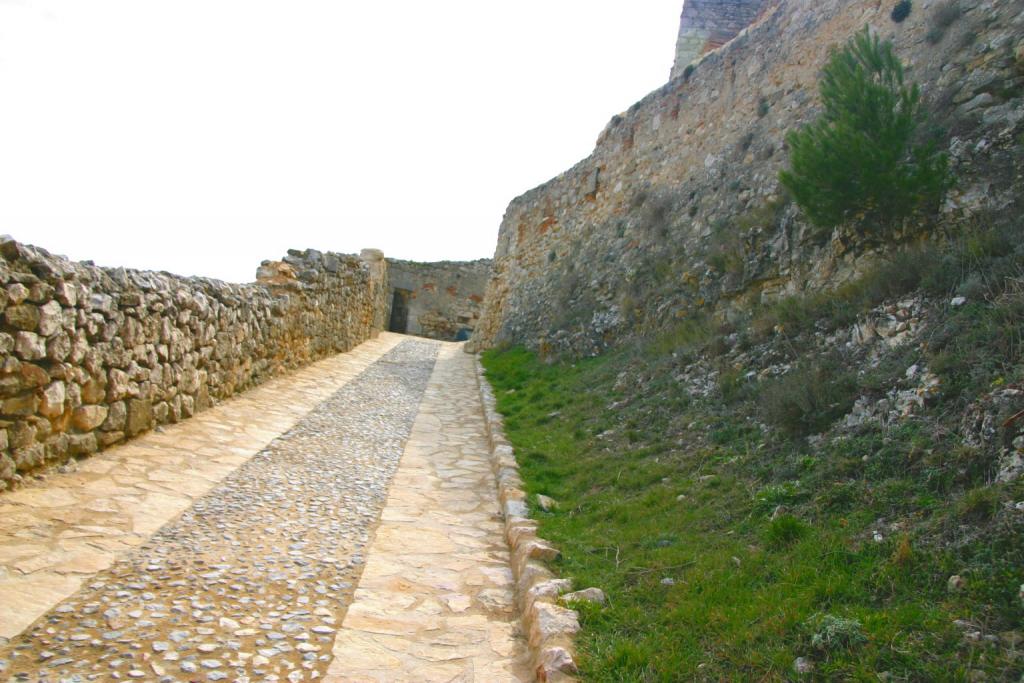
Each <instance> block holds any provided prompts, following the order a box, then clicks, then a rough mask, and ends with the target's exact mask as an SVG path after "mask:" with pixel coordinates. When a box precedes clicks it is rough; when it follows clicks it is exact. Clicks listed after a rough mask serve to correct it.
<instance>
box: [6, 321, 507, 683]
mask: <svg viewBox="0 0 1024 683" xmlns="http://www.w3.org/2000/svg"><path fill="white" fill-rule="evenodd" d="M438 346H439V345H438V344H436V343H431V342H421V341H412V340H409V341H404V342H402V343H401V344H399V345H398V346H396V347H395V348H394V349H392V350H391V351H390V352H388V353H387V354H386V355H385V356H383V357H382V358H381V359H380V360H379V361H378V362H376V363H374V364H373V365H371V366H370V367H369V368H368V369H367V370H366V371H364V372H363V374H362V375H360V376H359V377H358V378H357V379H356V380H354V381H352V382H350V383H349V384H347V385H345V386H344V387H343V388H342V389H340V390H339V391H338V392H337V393H336V394H334V395H333V396H332V397H331V398H329V399H328V400H327V401H325V402H324V403H323V404H321V405H320V406H319V407H318V408H317V409H316V410H314V411H313V412H312V413H310V414H309V415H307V416H306V417H305V418H303V419H302V420H300V421H299V422H298V423H297V424H296V426H295V427H294V428H293V429H292V430H291V431H289V432H288V433H287V434H285V435H284V436H282V437H281V438H279V439H277V440H275V441H274V442H273V443H272V444H271V445H270V446H269V447H268V448H267V449H265V450H264V451H263V452H261V453H260V454H259V455H257V456H256V457H254V458H252V459H251V460H248V461H247V462H245V464H243V465H242V466H241V467H240V468H239V469H237V470H235V471H234V472H233V473H232V474H230V475H229V476H227V477H226V478H225V479H224V480H223V481H222V483H221V484H220V485H219V486H217V487H216V488H215V489H213V490H212V491H210V492H209V493H208V494H207V495H205V496H203V497H202V498H200V499H199V500H198V501H196V502H195V503H194V504H193V506H192V507H191V508H189V509H188V510H187V511H186V512H185V513H184V514H182V515H181V517H180V518H179V519H177V520H176V521H174V522H173V523H171V524H169V525H167V526H164V527H163V528H162V529H161V530H160V531H159V532H158V533H156V534H155V535H154V536H153V537H152V538H151V539H149V540H148V541H146V542H145V543H143V544H142V545H140V546H139V547H138V548H137V549H136V550H135V551H134V552H132V553H131V554H130V555H129V556H128V557H127V558H125V559H124V560H122V561H119V562H117V563H116V564H115V565H114V566H113V567H111V568H110V569H108V570H106V571H102V572H100V573H98V574H97V575H96V576H95V577H93V578H92V580H91V581H90V582H89V583H88V585H87V586H85V587H83V588H82V589H81V590H79V591H78V592H77V593H75V594H74V595H73V596H71V597H70V598H69V599H67V600H65V601H64V602H63V603H61V604H60V605H59V606H57V607H56V608H55V609H53V610H51V611H50V612H48V613H47V614H46V615H44V617H43V618H41V619H40V620H38V621H37V622H36V623H35V625H34V626H33V627H32V628H30V629H29V630H28V631H26V632H25V633H23V634H21V635H20V636H18V637H16V638H14V639H12V640H11V642H10V643H9V645H8V646H6V647H3V648H0V667H2V668H5V669H6V671H5V672H4V675H5V676H7V677H8V678H9V680H15V681H22V680H25V681H86V680H125V679H129V680H130V679H139V680H157V681H164V682H167V683H170V682H171V681H219V680H231V681H238V682H240V683H245V682H246V681H250V680H252V681H255V680H265V681H289V682H290V683H295V682H297V681H308V680H315V679H317V678H319V677H320V676H321V675H322V674H323V673H324V672H325V671H326V668H327V666H328V664H329V663H330V661H331V652H332V643H333V641H334V638H335V632H336V630H337V628H338V625H339V623H340V619H341V616H342V614H343V613H344V610H345V607H346V606H347V604H348V601H349V600H350V599H351V594H352V589H353V584H354V583H355V582H356V581H357V580H358V576H359V574H360V572H361V570H362V564H363V562H364V554H365V550H366V544H367V542H368V541H369V538H370V536H369V535H370V532H371V531H372V528H371V527H372V525H373V523H374V522H375V521H376V519H377V517H378V515H379V514H380V509H381V507H382V506H383V504H384V501H385V499H386V495H387V488H388V483H389V481H390V479H391V477H392V475H393V474H394V471H395V468H396V467H397V464H398V461H399V459H400V457H401V454H402V448H403V445H404V442H405V440H406V438H407V436H408V434H409V431H410V429H411V428H412V425H413V421H414V419H415V418H416V414H417V410H418V407H419V403H420V399H421V396H422V395H423V392H424V389H425V387H426V384H427V380H428V378H429V377H430V374H431V368H432V367H433V365H434V359H435V355H436V353H437V349H438ZM492 488H493V487H492ZM335 656H344V654H343V653H342V654H340V655H339V653H337V652H335Z"/></svg>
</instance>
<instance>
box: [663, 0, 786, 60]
mask: <svg viewBox="0 0 1024 683" xmlns="http://www.w3.org/2000/svg"><path fill="white" fill-rule="evenodd" d="M772 2H773V0H686V2H685V3H684V4H683V14H682V17H681V18H680V20H679V37H678V38H677V39H676V61H675V64H673V65H672V75H671V76H670V79H676V78H679V77H680V76H683V75H684V73H685V71H686V67H687V66H689V65H690V64H691V63H692V62H694V61H696V60H697V59H698V58H699V57H701V56H702V55H704V54H706V53H708V52H710V51H711V50H716V49H718V48H720V47H722V46H723V45H725V44H726V43H728V42H729V41H730V40H732V39H733V38H735V37H736V36H737V35H738V34H739V32H740V31H742V30H743V29H745V28H747V27H748V26H750V25H751V24H753V23H754V22H755V21H756V20H757V19H758V17H760V16H761V15H762V13H763V12H764V11H765V10H766V9H767V7H768V6H769V5H770V4H772Z"/></svg>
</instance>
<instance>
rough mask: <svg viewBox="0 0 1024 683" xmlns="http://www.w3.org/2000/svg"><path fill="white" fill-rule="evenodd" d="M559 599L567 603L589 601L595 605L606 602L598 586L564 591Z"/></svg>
mask: <svg viewBox="0 0 1024 683" xmlns="http://www.w3.org/2000/svg"><path fill="white" fill-rule="evenodd" d="M561 601H562V602H564V603H566V604H569V603H573V602H590V603H594V604H595V605H603V604H605V602H607V598H606V597H605V594H604V591H603V590H601V589H600V588H584V589H583V590H580V591H576V592H574V593H566V594H565V595H563V596H562V598H561Z"/></svg>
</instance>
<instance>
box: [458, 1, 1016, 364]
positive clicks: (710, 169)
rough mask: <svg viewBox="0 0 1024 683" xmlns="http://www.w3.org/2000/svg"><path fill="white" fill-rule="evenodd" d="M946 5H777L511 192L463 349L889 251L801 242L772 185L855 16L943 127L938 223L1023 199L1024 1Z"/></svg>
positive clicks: (712, 305)
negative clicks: (574, 157) (945, 20)
mask: <svg viewBox="0 0 1024 683" xmlns="http://www.w3.org/2000/svg"><path fill="white" fill-rule="evenodd" d="M692 1H693V0H687V4H689V3H690V2H692ZM956 1H957V4H958V8H959V10H960V13H959V16H958V17H957V19H956V20H955V21H954V22H953V23H952V24H951V25H949V26H948V27H947V28H946V29H945V30H944V32H943V33H941V34H939V35H938V37H936V36H935V34H933V33H932V31H933V30H934V27H935V25H936V16H937V12H938V11H939V9H940V6H941V4H942V3H936V2H933V3H914V4H913V11H912V12H911V14H910V16H909V18H908V19H907V20H906V21H904V22H903V23H900V24H896V23H894V22H893V21H892V20H891V19H890V12H891V10H892V4H893V3H879V2H877V1H876V0H780V1H779V2H777V3H772V4H771V6H769V8H768V9H766V10H765V11H764V12H763V13H762V14H761V15H760V16H759V18H758V20H757V22H756V23H755V24H754V25H753V26H751V27H749V28H748V29H746V30H745V31H743V32H741V33H740V34H739V35H738V36H737V37H736V38H735V39H734V40H732V41H731V42H729V43H728V44H727V45H725V46H724V47H722V48H720V49H718V50H715V51H713V52H710V53H708V54H707V55H705V56H704V58H703V59H702V60H701V61H699V62H697V63H696V64H695V68H694V69H692V70H690V72H689V73H686V74H684V75H682V76H680V77H679V78H676V79H675V80H673V81H671V82H669V83H668V84H666V85H665V86H664V87H662V88H661V89H659V90H657V91H655V92H653V93H651V94H650V95H648V96H647V97H645V98H644V99H643V100H641V101H640V102H638V103H636V104H635V105H633V106H632V107H631V108H630V109H629V111H627V112H624V113H623V114H621V115H618V116H615V117H614V118H613V119H612V120H611V122H610V123H609V124H608V126H607V127H606V129H605V130H604V132H602V133H601V135H600V136H599V138H598V140H597V145H596V148H595V150H594V152H593V153H592V154H591V156H590V157H588V158H587V159H584V160H583V161H581V162H580V163H578V164H577V165H576V166H575V167H573V168H572V169H570V170H568V171H566V172H565V173H563V174H561V175H560V176H558V177H556V178H554V179H552V180H550V181H549V182H547V183H545V184H544V185H541V186H540V187H537V188H535V189H533V190H530V191H529V192H527V193H526V194H524V195H522V196H520V197H517V198H516V199H514V200H513V201H512V202H511V204H510V205H509V207H508V209H507V210H506V213H505V217H504V219H503V221H502V224H501V228H500V231H499V236H498V244H497V248H496V250H495V256H494V268H493V271H492V274H491V279H490V281H489V283H488V287H487V294H486V296H485V303H484V311H483V314H482V316H481V320H480V323H479V325H478V326H477V330H476V332H475V334H474V337H473V340H472V342H471V348H475V349H481V348H486V347H489V346H492V345H495V344H502V343H513V344H525V345H527V346H530V347H532V348H538V349H541V350H549V349H550V350H551V351H552V352H566V351H567V352H570V353H572V354H592V353H599V352H600V351H601V350H602V349H604V348H607V347H608V346H610V345H614V344H616V343H619V342H620V341H622V340H624V339H627V338H629V337H630V336H631V335H634V334H636V333H648V332H651V331H654V330H656V329H659V328H661V327H663V326H665V325H668V324H671V323H672V322H673V321H676V320H679V319H681V318H685V317H687V316H690V315H693V314H694V313H695V312H699V311H707V312H711V313H714V314H716V315H723V316H726V317H728V316H731V315H732V313H734V312H736V311H741V310H743V309H744V308H746V307H747V306H749V305H750V304H752V303H756V302H759V301H760V302H770V301H772V300H774V299H777V298H778V297H780V296H784V295H787V294H795V293H799V292H801V291H805V290H807V289H808V288H821V287H826V288H828V287H834V286H836V285H838V284H841V283H842V282H844V281H848V280H849V279H850V278H853V277H855V276H856V275H857V274H858V273H860V272H863V270H864V268H866V267H867V266H868V265H869V264H870V263H871V262H872V261H873V260H876V259H877V258H878V257H879V256H880V255H884V253H886V251H888V250H890V249H891V247H892V245H891V244H888V245H877V246H875V247H872V248H870V249H864V248H857V249H853V248H851V244H852V241H851V239H850V235H849V234H844V233H843V231H837V232H836V234H834V235H833V238H832V240H831V241H830V242H828V243H826V244H818V243H817V242H815V241H814V240H811V239H809V238H808V235H809V231H808V229H807V226H806V225H805V224H804V223H803V221H802V220H801V219H800V215H799V212H797V211H796V210H795V208H794V207H793V206H792V205H790V204H788V203H787V202H786V201H785V199H784V197H782V196H781V195H780V190H779V183H778V172H779V170H780V169H781V168H782V167H784V165H785V164H786V163H787V159H788V155H787V153H786V149H785V137H786V133H787V132H788V131H790V130H792V129H794V128H796V127H798V126H800V125H802V124H804V123H806V122H807V121H809V120H811V119H812V118H813V117H814V116H816V115H817V112H818V111H819V103H818V96H817V90H818V77H819V74H820V70H821V67H822V65H823V64H824V63H825V61H826V60H827V58H828V55H829V51H830V50H831V49H832V48H833V47H834V46H836V45H840V44H842V43H844V42H846V41H847V40H848V39H849V38H850V37H851V36H852V35H853V34H854V33H856V32H857V31H859V30H861V29H862V28H863V27H864V26H865V25H870V26H871V27H872V29H873V30H875V31H877V32H878V33H879V34H880V35H881V37H882V38H885V39H891V40H892V41H893V42H894V44H895V46H896V49H897V52H898V54H899V56H900V58H901V59H902V60H903V61H904V63H906V64H907V65H908V76H909V77H911V78H913V79H914V80H915V81H916V82H918V83H919V84H921V87H922V92H923V96H924V99H925V101H926V102H927V105H928V107H929V108H930V109H931V110H932V111H933V112H934V114H933V118H932V123H933V124H935V125H936V126H938V127H941V128H942V129H944V130H945V131H946V140H947V141H948V152H949V156H950V162H951V167H952V171H953V174H954V177H955V178H956V186H955V187H954V189H953V190H952V191H951V192H950V194H949V196H948V198H947V201H946V204H945V206H944V207H943V219H944V221H945V222H946V223H947V224H954V223H957V222H959V223H963V219H964V218H967V217H970V216H980V215H983V214H984V213H986V212H1000V213H1007V214H1012V213H1013V212H1014V211H1015V210H1017V209H1015V208H1014V207H1019V206H1020V198H1021V197H1022V196H1024V183H1022V178H1024V154H1021V146H1020V142H1019V140H1020V136H1021V134H1022V132H1024V96H1022V95H1024V4H1022V3H1021V1H1020V0H987V1H982V0H956ZM697 4H699V3H695V4H694V7H696V5H697ZM684 18H685V17H684ZM684 28H685V27H684Z"/></svg>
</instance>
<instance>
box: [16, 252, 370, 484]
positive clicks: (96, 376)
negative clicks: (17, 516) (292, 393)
mask: <svg viewBox="0 0 1024 683" xmlns="http://www.w3.org/2000/svg"><path fill="white" fill-rule="evenodd" d="M257 277H258V280H259V282H257V283H254V284H244V285H238V284H229V283H225V282H220V281H217V280H212V279H207V278H198V277H187V278H186V277H178V276H175V275H171V274H169V273H155V272H147V271H137V270H126V269H123V268H99V267H96V266H93V265H91V264H89V263H74V262H71V261H68V260H67V259H65V258H63V257H60V256H53V255H51V254H49V253H48V252H46V251H45V250H43V249H40V248H37V247H31V246H27V245H24V244H19V243H17V242H15V241H12V240H9V239H8V240H5V241H2V242H0V287H2V289H0V315H2V324H0V361H2V364H0V490H3V489H4V488H7V487H8V485H9V484H10V483H11V482H12V481H14V480H16V479H17V477H18V476H20V475H21V474H23V473H27V472H30V471H32V470H34V469H36V468H38V467H40V466H42V465H45V464H59V463H61V462H63V461H66V460H68V459H70V458H72V457H75V456H83V455H88V454H90V453H92V452H94V451H97V450H99V449H102V448H105V447H107V446H110V445H112V444H116V443H118V442H120V441H123V440H124V439H127V438H130V437H132V436H135V435H136V434H139V433H141V432H143V431H146V430H148V429H151V428H152V427H155V426H157V425H160V424H164V423H168V422H177V421H178V420H182V419H185V418H188V417H190V416H191V415H193V414H195V413H196V412H199V411H201V410H203V409H205V408H207V407H208V406H210V405H211V404H212V403H214V402H216V401H218V400H220V399H224V398H227V397H229V396H232V395H234V394H237V393H239V392H241V391H244V390H245V389H248V388H250V387H252V386H254V385H257V384H259V383H261V382H263V381H265V380H267V379H269V378H271V377H273V376H275V375H279V374H281V373H283V372H286V371H288V370H289V369H292V368H297V367H300V366H302V365H306V364H308V363H310V362H313V361H315V360H318V359H320V358H323V357H325V356H328V355H330V354H334V353H338V352H342V351H347V350H349V349H351V348H352V347H354V346H356V345H358V344H360V343H361V342H363V341H365V340H367V339H369V338H371V337H373V336H376V334H377V332H378V331H379V330H380V329H381V327H382V325H383V321H384V315H385V312H386V306H387V299H386V297H387V290H386V286H385V284H386V278H387V265H386V263H385V262H384V260H383V255H382V254H380V252H378V251H376V250H366V251H364V257H363V258H357V257H353V256H344V255H339V254H331V253H328V254H322V253H320V252H317V251H313V250H307V251H304V252H299V251H290V252H289V254H288V255H287V256H286V257H285V258H284V260H283V261H276V262H271V261H265V262H264V263H263V265H262V266H261V267H260V269H259V271H258V275H257Z"/></svg>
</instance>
